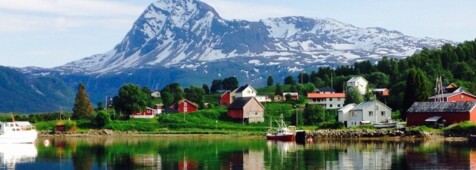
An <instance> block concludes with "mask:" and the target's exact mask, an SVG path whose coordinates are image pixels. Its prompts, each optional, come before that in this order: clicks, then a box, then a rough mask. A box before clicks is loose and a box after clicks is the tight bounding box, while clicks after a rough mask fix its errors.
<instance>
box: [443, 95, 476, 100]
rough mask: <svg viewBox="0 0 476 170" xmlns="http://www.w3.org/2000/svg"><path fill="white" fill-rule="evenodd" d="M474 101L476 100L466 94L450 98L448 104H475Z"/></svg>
mask: <svg viewBox="0 0 476 170" xmlns="http://www.w3.org/2000/svg"><path fill="white" fill-rule="evenodd" d="M474 101H476V98H474V97H473V96H470V95H467V94H464V93H461V94H458V95H455V96H451V97H448V102H474Z"/></svg>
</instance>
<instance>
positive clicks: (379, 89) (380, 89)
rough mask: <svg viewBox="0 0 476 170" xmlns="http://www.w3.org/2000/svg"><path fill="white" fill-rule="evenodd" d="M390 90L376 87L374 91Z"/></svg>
mask: <svg viewBox="0 0 476 170" xmlns="http://www.w3.org/2000/svg"><path fill="white" fill-rule="evenodd" d="M386 90H388V89H387V88H378V89H374V90H373V91H374V92H383V91H386Z"/></svg>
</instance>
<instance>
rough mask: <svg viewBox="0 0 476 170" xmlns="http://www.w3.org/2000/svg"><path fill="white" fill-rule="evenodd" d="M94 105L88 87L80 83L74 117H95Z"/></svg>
mask: <svg viewBox="0 0 476 170" xmlns="http://www.w3.org/2000/svg"><path fill="white" fill-rule="evenodd" d="M93 112H94V107H93V104H92V103H91V101H90V100H89V97H88V94H87V93H86V89H85V87H84V85H83V84H82V83H79V86H78V93H77V94H76V99H75V101H74V107H73V119H89V118H92V117H93Z"/></svg>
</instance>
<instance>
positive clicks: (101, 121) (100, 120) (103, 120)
mask: <svg viewBox="0 0 476 170" xmlns="http://www.w3.org/2000/svg"><path fill="white" fill-rule="evenodd" d="M110 122H111V116H110V115H109V114H108V113H107V112H106V111H104V110H101V111H99V112H98V113H97V114H96V116H95V117H94V119H93V122H92V123H93V125H94V126H95V127H97V128H102V127H104V126H106V125H107V124H108V123H110Z"/></svg>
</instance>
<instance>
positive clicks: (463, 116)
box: [407, 109, 476, 127]
mask: <svg viewBox="0 0 476 170" xmlns="http://www.w3.org/2000/svg"><path fill="white" fill-rule="evenodd" d="M475 110H476V109H475ZM475 114H476V111H473V113H471V114H470V113H469V112H467V113H407V126H408V127H410V126H421V125H425V120H426V119H428V118H430V117H433V116H441V117H442V118H443V119H445V120H446V123H447V124H455V123H459V122H462V121H472V122H476V115H475Z"/></svg>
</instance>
